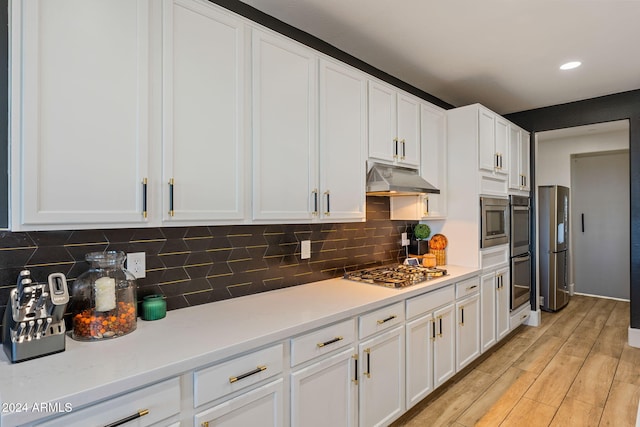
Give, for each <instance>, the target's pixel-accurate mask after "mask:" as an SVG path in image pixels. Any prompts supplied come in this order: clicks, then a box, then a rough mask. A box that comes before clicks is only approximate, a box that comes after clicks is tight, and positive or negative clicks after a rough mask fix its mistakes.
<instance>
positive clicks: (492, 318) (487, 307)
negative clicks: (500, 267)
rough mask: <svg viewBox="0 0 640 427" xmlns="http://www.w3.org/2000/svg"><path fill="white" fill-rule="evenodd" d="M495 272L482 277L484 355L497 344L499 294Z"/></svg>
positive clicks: (481, 335) (482, 340)
mask: <svg viewBox="0 0 640 427" xmlns="http://www.w3.org/2000/svg"><path fill="white" fill-rule="evenodd" d="M497 286H498V285H497V284H496V275H495V273H494V272H491V273H488V274H483V275H482V276H481V277H480V305H481V307H482V314H481V316H480V318H481V319H480V320H481V330H480V341H481V344H482V352H483V353H484V352H485V351H487V350H488V349H490V348H491V347H493V346H494V345H495V343H496V342H497V339H496V331H497V329H496V299H497V298H496V295H497V293H498V291H499V290H498V289H497Z"/></svg>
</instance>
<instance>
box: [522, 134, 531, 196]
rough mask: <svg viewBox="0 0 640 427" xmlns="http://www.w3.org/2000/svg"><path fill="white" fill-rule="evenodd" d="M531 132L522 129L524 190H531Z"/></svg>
mask: <svg viewBox="0 0 640 427" xmlns="http://www.w3.org/2000/svg"><path fill="white" fill-rule="evenodd" d="M529 136H530V135H529V132H525V131H523V130H520V156H519V157H520V168H519V170H520V174H521V175H522V182H523V183H524V184H523V186H522V189H523V190H524V191H529V190H530V189H531V187H530V183H529V175H530V168H531V167H530V165H529V158H530V153H529V149H530V145H531V141H529Z"/></svg>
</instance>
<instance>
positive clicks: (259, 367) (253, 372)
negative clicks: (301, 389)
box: [229, 365, 267, 384]
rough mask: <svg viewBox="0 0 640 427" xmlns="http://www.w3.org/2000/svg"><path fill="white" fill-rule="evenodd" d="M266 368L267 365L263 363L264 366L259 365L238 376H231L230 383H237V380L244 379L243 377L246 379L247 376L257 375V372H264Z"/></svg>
mask: <svg viewBox="0 0 640 427" xmlns="http://www.w3.org/2000/svg"><path fill="white" fill-rule="evenodd" d="M266 370H267V367H266V366H264V365H262V366H258V367H257V368H256V369H254V370H253V371H249V372H245V373H244V374H242V375H238V376H237V377H229V384H233V383H235V382H236V381H240V380H242V379H245V378H247V377H250V376H251V375H255V374H258V373H260V372H262V371H266Z"/></svg>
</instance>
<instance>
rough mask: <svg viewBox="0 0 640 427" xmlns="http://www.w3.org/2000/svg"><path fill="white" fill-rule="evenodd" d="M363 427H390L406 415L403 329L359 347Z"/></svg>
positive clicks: (392, 330)
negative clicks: (401, 416)
mask: <svg viewBox="0 0 640 427" xmlns="http://www.w3.org/2000/svg"><path fill="white" fill-rule="evenodd" d="M358 354H359V359H358V361H359V363H358V381H359V388H360V395H359V400H360V405H359V420H360V423H359V425H360V426H367V427H369V426H381V425H388V424H389V423H390V422H391V421H393V420H394V419H396V418H398V417H399V416H400V415H402V414H403V413H404V393H405V390H404V325H403V326H398V327H396V328H394V329H391V330H389V331H387V332H384V333H382V334H381V335H378V336H376V337H374V338H371V339H369V340H366V341H364V342H362V343H361V344H360V346H359V352H358Z"/></svg>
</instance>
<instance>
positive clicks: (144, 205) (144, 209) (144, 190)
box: [142, 178, 148, 218]
mask: <svg viewBox="0 0 640 427" xmlns="http://www.w3.org/2000/svg"><path fill="white" fill-rule="evenodd" d="M147 184H148V181H147V178H142V217H143V218H146V217H147Z"/></svg>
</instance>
